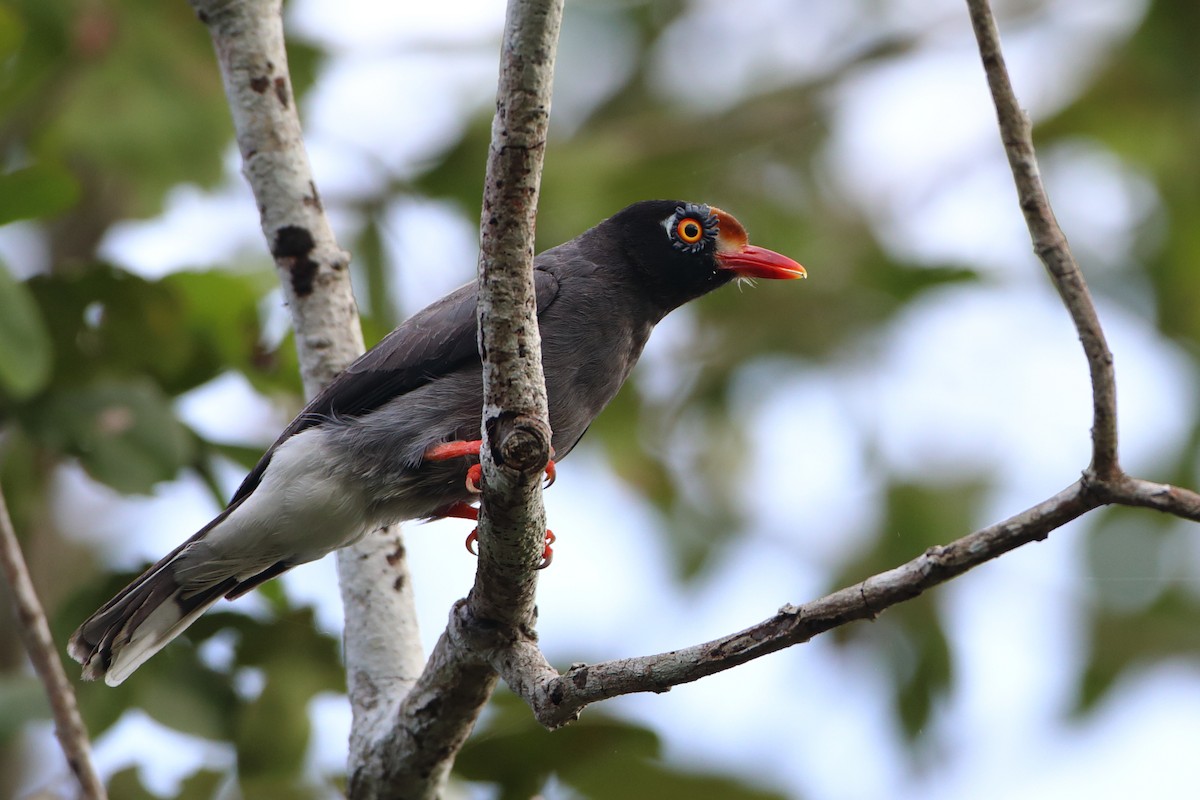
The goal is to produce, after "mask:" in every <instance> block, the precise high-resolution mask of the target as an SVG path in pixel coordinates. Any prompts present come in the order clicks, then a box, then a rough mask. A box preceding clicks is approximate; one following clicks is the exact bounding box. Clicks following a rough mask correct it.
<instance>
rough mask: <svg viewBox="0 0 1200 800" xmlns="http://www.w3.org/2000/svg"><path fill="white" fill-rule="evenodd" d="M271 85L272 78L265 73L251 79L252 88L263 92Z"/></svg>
mask: <svg viewBox="0 0 1200 800" xmlns="http://www.w3.org/2000/svg"><path fill="white" fill-rule="evenodd" d="M270 86H271V79H270V78H268V77H267V76H265V75H260V76H258V77H257V78H251V79H250V88H251V89H253V90H254V91H256V92H258V93H259V94H262V93H263V92H265V91H266V90H267V89H268V88H269V87H270Z"/></svg>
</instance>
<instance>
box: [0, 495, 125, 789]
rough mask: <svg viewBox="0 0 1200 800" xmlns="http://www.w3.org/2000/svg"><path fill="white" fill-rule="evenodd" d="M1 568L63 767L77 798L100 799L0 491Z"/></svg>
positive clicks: (67, 686) (83, 732)
mask: <svg viewBox="0 0 1200 800" xmlns="http://www.w3.org/2000/svg"><path fill="white" fill-rule="evenodd" d="M0 568H3V570H4V577H5V579H6V580H7V581H8V585H9V586H10V587H11V589H12V598H13V610H14V611H15V612H16V618H17V630H18V631H19V632H20V634H21V641H22V642H23V643H24V645H25V651H26V652H27V653H28V654H29V660H30V661H31V662H33V670H34V672H36V673H37V676H38V680H40V681H41V682H42V688H43V690H44V691H45V693H46V699H47V700H49V701H50V711H51V713H52V714H53V716H54V735H55V736H57V737H58V744H59V746H60V747H61V748H62V751H63V755H64V756H66V759H67V764H68V765H69V766H70V767H71V772H72V773H74V775H75V780H76V781H78V783H79V791H80V796H81V797H83V798H85V800H104V798H106V797H107V796H108V795H107V794H106V792H105V791H104V783H103V782H102V781H101V780H100V776H99V775H98V774H97V773H96V767H95V765H94V764H93V763H92V749H91V745H90V744H89V742H88V734H87V729H86V728H85V727H84V725H83V719H82V718H81V717H80V716H79V708H78V706H77V705H76V703H75V690H74V689H73V688H72V687H71V683H70V682H69V681H68V680H67V673H66V672H65V671H64V670H63V665H62V661H61V660H60V659H59V656H58V649H57V648H56V647H55V646H54V638H53V637H52V636H51V635H50V626H49V625H48V624H47V622H46V612H45V611H44V610H43V609H42V604H41V602H40V601H39V600H38V596H37V590H36V589H35V588H34V586H33V581H32V580H30V577H29V568H28V566H26V564H25V557H24V556H23V555H22V554H21V543H20V542H19V541H17V533H16V531H15V530H14V529H13V524H12V519H11V518H10V517H9V515H8V504H7V503H5V501H4V493H3V492H2V491H0Z"/></svg>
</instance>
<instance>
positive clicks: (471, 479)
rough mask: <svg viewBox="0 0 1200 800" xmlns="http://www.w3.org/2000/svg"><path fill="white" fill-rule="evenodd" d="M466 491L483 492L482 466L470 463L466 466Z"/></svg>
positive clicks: (472, 492)
mask: <svg viewBox="0 0 1200 800" xmlns="http://www.w3.org/2000/svg"><path fill="white" fill-rule="evenodd" d="M467 491H468V492H470V493H471V494H480V493H481V492H483V466H482V465H481V464H472V465H471V466H470V467H468V468H467Z"/></svg>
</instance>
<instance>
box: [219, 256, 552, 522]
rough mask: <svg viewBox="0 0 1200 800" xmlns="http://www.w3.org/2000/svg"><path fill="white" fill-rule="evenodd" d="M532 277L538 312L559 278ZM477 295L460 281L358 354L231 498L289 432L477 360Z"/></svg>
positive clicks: (378, 402)
mask: <svg viewBox="0 0 1200 800" xmlns="http://www.w3.org/2000/svg"><path fill="white" fill-rule="evenodd" d="M533 278H534V281H533V284H534V292H535V294H536V298H537V313H538V314H539V315H540V314H541V313H542V312H543V311H545V309H546V308H547V307H548V306H549V305H550V303H552V302H553V301H554V298H555V297H557V296H558V278H556V277H555V276H554V275H553V274H551V272H549V271H546V270H544V269H535V270H534V273H533ZM477 298H478V289H477V286H476V284H475V283H474V282H472V283H469V284H467V285H465V286H461V287H459V288H458V289H456V290H454V291H453V292H451V293H450V294H448V295H446V296H445V297H443V298H442V299H441V300H438V301H436V302H434V303H432V304H431V305H428V306H426V307H425V308H424V309H422V310H421V311H419V312H417V313H416V314H415V315H413V316H412V317H410V318H409V319H408V320H406V321H405V322H404V323H402V324H401V325H400V326H399V327H398V328H396V329H395V330H394V331H392V332H391V333H389V334H388V335H387V336H385V337H384V338H383V339H382V340H380V342H379V343H378V344H377V345H375V346H374V347H372V348H371V349H370V350H368V351H367V352H366V353H364V354H363V355H362V356H360V357H359V358H358V360H357V361H355V362H354V363H353V364H351V365H350V366H349V367H347V368H346V370H345V371H344V372H342V373H341V374H340V375H338V376H337V377H336V378H334V379H333V380H332V381H330V382H329V385H328V386H326V387H325V388H324V389H323V390H321V392H320V394H318V395H317V396H316V397H314V398H313V399H312V401H311V402H310V403H309V404H308V405H307V406H306V407H305V408H304V410H303V411H301V412H300V414H299V415H297V417H296V418H295V419H294V420H292V422H291V424H290V425H288V426H287V428H286V429H285V430H284V431H283V433H282V434H280V436H279V438H278V439H276V440H275V443H274V444H273V445H271V448H270V449H269V450H267V452H266V453H265V454H264V455H263V457H262V459H260V460H259V462H258V464H257V465H255V467H254V469H253V470H251V471H250V474H249V475H247V476H246V479H245V480H244V481H242V485H241V486H239V487H238V490H237V491H236V492H235V493H234V495H233V499H232V500H230V503H231V504H232V503H236V502H238V501H239V500H241V499H242V498H244V497H246V496H247V495H249V494H250V493H251V492H252V491H254V488H255V487H256V486H258V482H259V481H260V480H261V479H262V476H263V473H264V472H265V471H266V469H267V464H269V463H270V461H271V456H272V454H273V453H274V452H275V449H276V448H277V447H279V445H280V444H282V443H283V442H284V440H286V439H288V438H289V437H291V436H294V435H296V434H297V433H299V432H300V431H303V430H304V429H306V428H311V427H313V426H314V425H318V424H320V423H321V422H323V421H325V420H328V419H331V418H334V417H356V416H361V415H363V414H367V413H369V412H371V411H374V410H375V409H377V408H379V407H380V406H382V405H383V404H384V403H386V402H387V401H388V400H390V399H392V398H393V397H398V396H400V395H402V394H406V393H407V392H411V391H412V390H413V389H416V388H417V387H418V386H422V385H424V384H426V383H429V382H430V381H432V380H436V379H437V378H439V377H442V376H443V375H449V374H450V373H453V372H456V371H457V370H459V369H461V368H462V367H464V366H465V365H468V364H475V365H478V364H479V345H478V337H477V324H476V320H475V304H476V299H477ZM481 391H482V389H481Z"/></svg>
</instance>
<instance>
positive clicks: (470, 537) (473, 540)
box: [464, 528, 558, 569]
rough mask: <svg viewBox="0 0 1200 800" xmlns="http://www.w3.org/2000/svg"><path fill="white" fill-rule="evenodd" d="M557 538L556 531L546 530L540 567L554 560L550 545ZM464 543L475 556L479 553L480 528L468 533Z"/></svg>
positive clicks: (543, 567) (546, 565) (542, 567)
mask: <svg viewBox="0 0 1200 800" xmlns="http://www.w3.org/2000/svg"><path fill="white" fill-rule="evenodd" d="M557 538H558V537H556V536H555V535H554V531H552V530H549V529H547V530H546V546H545V547H544V548H543V549H542V560H541V563H539V564H538V567H537V568H538V569H545V568H546V567H548V566H550V562H551V561H553V560H554V548H553V547H551V546H550V545H552V544H554V542H555V541H557ZM464 544H466V546H467V552H468V553H470V554H471V555H473V556H478V555H479V551H478V550H477V549H476V545H477V544H479V529H478V528H476V529H474V530H473V531H471V532H470V533H469V534H467V541H466V542H465V543H464Z"/></svg>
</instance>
